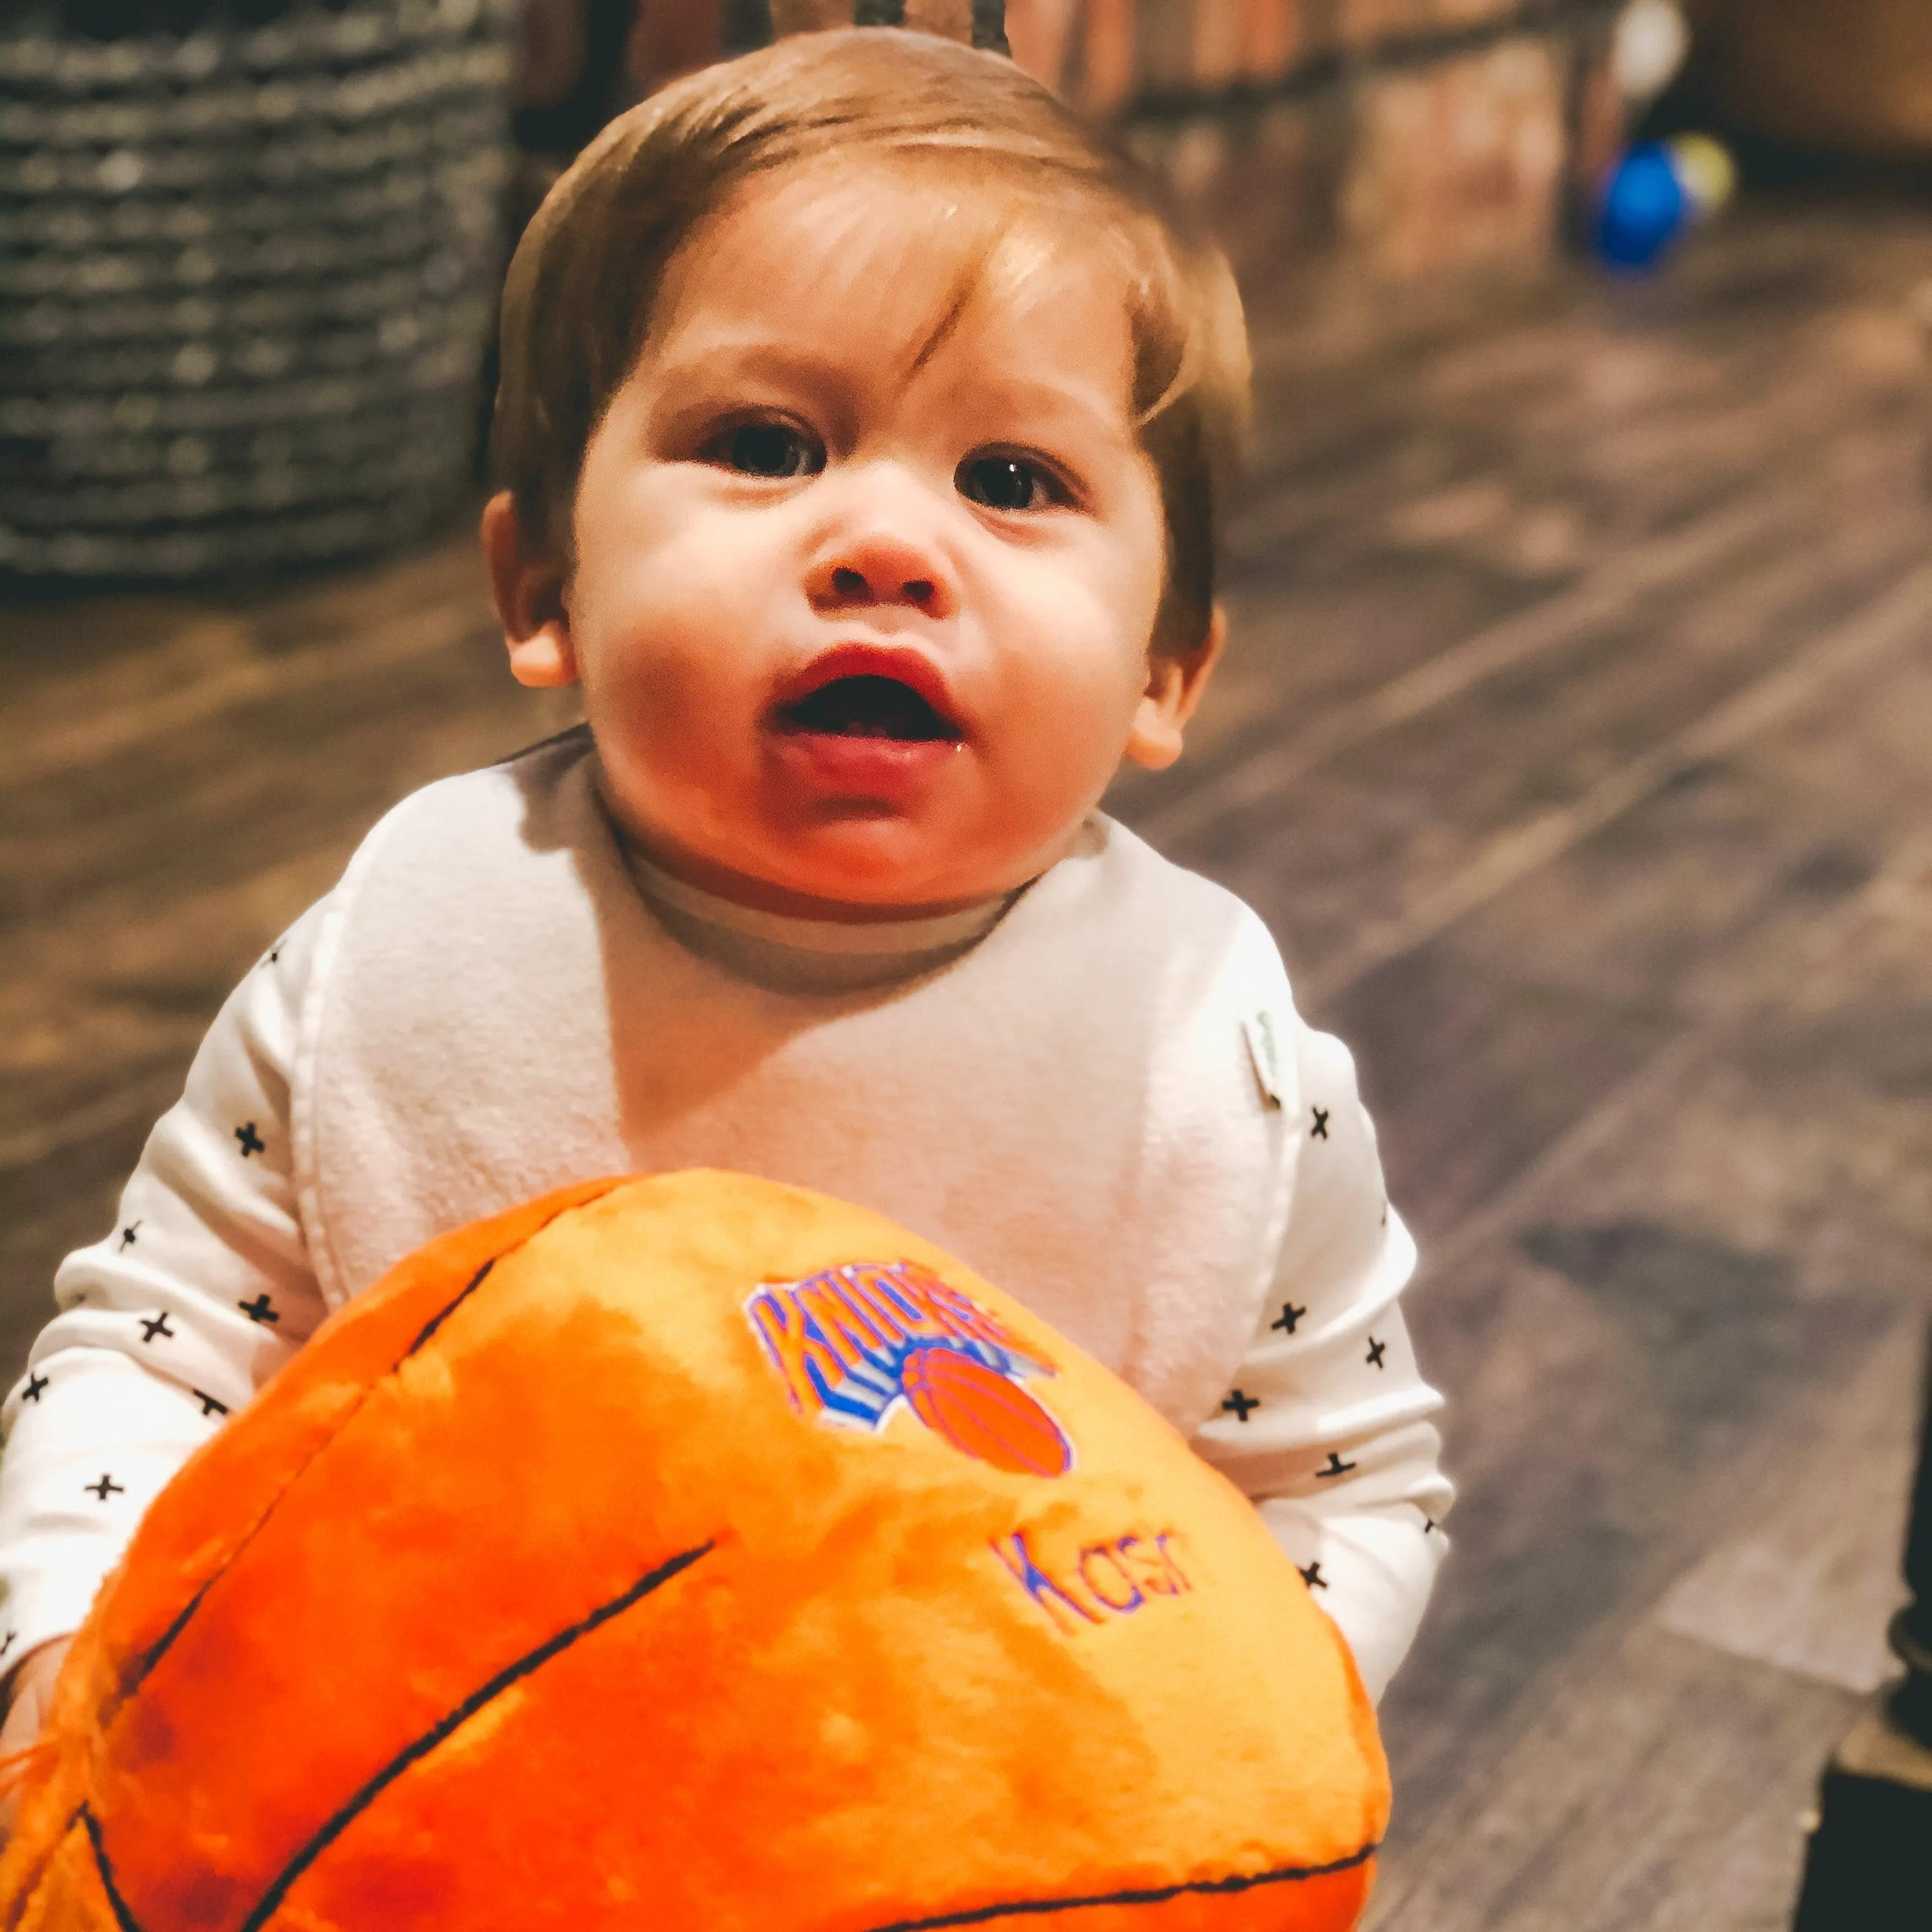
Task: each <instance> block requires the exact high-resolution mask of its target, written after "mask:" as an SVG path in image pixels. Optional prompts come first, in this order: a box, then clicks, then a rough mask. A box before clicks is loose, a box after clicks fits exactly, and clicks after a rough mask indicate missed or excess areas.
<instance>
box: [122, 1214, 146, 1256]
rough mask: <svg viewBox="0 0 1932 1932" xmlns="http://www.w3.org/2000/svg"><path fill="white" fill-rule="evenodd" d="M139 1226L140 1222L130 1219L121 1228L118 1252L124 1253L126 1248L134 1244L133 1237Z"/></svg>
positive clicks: (138, 1230)
mask: <svg viewBox="0 0 1932 1932" xmlns="http://www.w3.org/2000/svg"><path fill="white" fill-rule="evenodd" d="M140 1228H141V1224H140V1223H139V1222H138V1221H130V1222H129V1223H127V1226H126V1227H124V1228H123V1229H121V1246H120V1249H119V1250H118V1252H119V1253H121V1254H125V1253H127V1250H129V1249H130V1248H131V1247H133V1245H134V1237H135V1236H136V1235H137V1234H138V1233H139V1232H140Z"/></svg>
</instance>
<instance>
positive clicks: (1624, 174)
mask: <svg viewBox="0 0 1932 1932" xmlns="http://www.w3.org/2000/svg"><path fill="white" fill-rule="evenodd" d="M1696 214H1697V209H1696V207H1695V205H1694V203H1693V202H1692V200H1691V196H1690V195H1689V194H1688V192H1687V191H1686V190H1685V184H1684V180H1683V178H1682V175H1680V174H1679V172H1678V169H1677V163H1676V158H1675V157H1673V154H1671V152H1670V149H1669V148H1667V147H1665V146H1664V144H1663V142H1661V141H1645V142H1640V144H1639V145H1637V146H1636V147H1634V148H1631V150H1630V151H1629V152H1628V153H1627V154H1625V156H1624V157H1623V159H1622V160H1621V161H1619V163H1617V165H1616V169H1614V170H1613V172H1612V173H1611V175H1610V180H1609V181H1608V182H1607V183H1606V184H1605V186H1604V196H1603V199H1602V200H1601V202H1600V203H1599V204H1598V209H1597V233H1596V243H1597V253H1598V255H1599V256H1600V257H1601V258H1602V260H1604V262H1606V263H1608V264H1609V265H1610V266H1611V267H1613V268H1617V269H1648V268H1649V267H1650V266H1652V264H1653V263H1655V262H1656V261H1657V260H1658V257H1661V255H1662V254H1664V251H1665V250H1666V249H1667V248H1669V247H1670V245H1671V243H1672V242H1674V241H1676V239H1677V238H1678V236H1679V235H1681V234H1682V233H1683V232H1684V230H1685V229H1686V228H1687V227H1688V226H1690V224H1691V221H1692V220H1694V218H1695V217H1696Z"/></svg>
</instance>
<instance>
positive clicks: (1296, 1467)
mask: <svg viewBox="0 0 1932 1932" xmlns="http://www.w3.org/2000/svg"><path fill="white" fill-rule="evenodd" d="M1295 1034H1296V1036H1297V1037H1298V1043H1299V1045H1298V1062H1299V1067H1298V1072H1299V1079H1298V1083H1297V1084H1298V1086H1299V1089H1300V1092H1299V1095H1298V1097H1297V1096H1295V1095H1290V1096H1288V1097H1287V1098H1288V1100H1289V1104H1291V1105H1292V1104H1295V1101H1296V1100H1297V1099H1298V1102H1299V1107H1300V1113H1299V1117H1298V1121H1297V1122H1296V1124H1295V1130H1296V1132H1297V1133H1298V1136H1300V1138H1301V1148H1300V1151H1299V1159H1298V1168H1297V1171H1296V1175H1295V1197H1294V1202H1293V1205H1292V1209H1291V1211H1290V1214H1289V1223H1288V1228H1287V1232H1286V1237H1285V1238H1284V1240H1283V1246H1282V1249H1281V1253H1280V1262H1279V1264H1278V1266H1277V1271H1276V1274H1275V1280H1274V1286H1273V1288H1272V1289H1271V1290H1270V1292H1269V1294H1268V1301H1267V1304H1266V1306H1265V1307H1264V1309H1263V1310H1262V1317H1261V1322H1260V1325H1259V1328H1258V1329H1257V1331H1256V1334H1255V1337H1254V1339H1253V1342H1252V1343H1250V1346H1249V1348H1248V1350H1247V1353H1246V1355H1244V1356H1243V1357H1242V1358H1241V1362H1240V1364H1239V1365H1238V1367H1237V1368H1236V1369H1235V1372H1234V1373H1233V1375H1232V1376H1231V1378H1230V1380H1229V1390H1228V1393H1227V1395H1226V1397H1225V1398H1224V1399H1223V1403H1222V1406H1221V1409H1220V1413H1219V1414H1217V1415H1215V1416H1214V1417H1213V1418H1211V1420H1210V1421H1208V1422H1207V1423H1206V1424H1204V1425H1203V1427H1202V1429H1201V1430H1200V1432H1199V1435H1198V1436H1197V1437H1196V1441H1195V1445H1194V1446H1195V1448H1196V1450H1197V1451H1199V1454H1201V1455H1202V1456H1203V1457H1205V1459H1206V1460H1208V1461H1209V1462H1211V1463H1213V1464H1214V1466H1215V1467H1216V1468H1217V1469H1220V1470H1221V1471H1222V1472H1223V1473H1224V1474H1226V1475H1227V1476H1228V1477H1229V1478H1230V1479H1231V1480H1232V1481H1234V1482H1235V1484H1238V1486H1239V1487H1241V1489H1242V1490H1244V1491H1245V1492H1246V1493H1247V1494H1248V1495H1249V1496H1251V1497H1253V1499H1254V1500H1255V1502H1256V1506H1257V1507H1258V1508H1259V1510H1260V1511H1261V1514H1262V1517H1263V1519H1264V1520H1265V1521H1266V1523H1267V1524H1268V1528H1269V1529H1270V1530H1271V1531H1272V1532H1273V1533H1274V1537H1275V1539H1276V1541H1277V1542H1278V1543H1280V1544H1281V1546H1282V1547H1283V1549H1284V1550H1286V1551H1287V1553H1288V1554H1289V1556H1290V1557H1291V1558H1292V1559H1293V1560H1294V1562H1295V1565H1296V1566H1297V1567H1298V1568H1299V1569H1300V1570H1301V1573H1302V1575H1303V1576H1304V1577H1305V1578H1306V1579H1307V1582H1308V1585H1309V1588H1310V1591H1311V1592H1312V1593H1313V1597H1314V1599H1315V1601H1316V1603H1318V1604H1320V1605H1321V1607H1322V1609H1324V1610H1326V1611H1327V1612H1328V1614H1329V1615H1330V1616H1331V1617H1333V1618H1334V1620H1335V1622H1336V1623H1337V1625H1339V1626H1340V1628H1341V1631H1342V1633H1343V1635H1344V1636H1345V1637H1347V1639H1348V1640H1349V1646H1350V1648H1351V1649H1352V1650H1353V1651H1354V1652H1355V1661H1356V1663H1357V1665H1358V1667H1359V1668H1360V1670H1361V1674H1362V1678H1363V1681H1364V1683H1365V1684H1366V1685H1367V1687H1368V1689H1369V1692H1370V1695H1371V1696H1372V1697H1377V1698H1379V1697H1380V1696H1381V1694H1382V1691H1383V1690H1384V1688H1385V1687H1386V1686H1387V1685H1388V1680H1389V1679H1391V1677H1392V1676H1394V1674H1395V1671H1396V1667H1397V1665H1398V1664H1400V1663H1401V1661H1402V1660H1403V1657H1404V1655H1406V1653H1407V1652H1408V1649H1409V1645H1410V1643H1412V1641H1413V1640H1414V1638H1415V1631H1416V1628H1417V1626H1418V1624H1419V1623H1420V1622H1421V1618H1422V1611H1423V1607H1424V1604H1426V1603H1427V1601H1428V1597H1429V1592H1430V1586H1431V1584H1432V1583H1433V1581H1434V1580H1435V1575H1436V1567H1437V1565H1438V1564H1439V1562H1441V1560H1442V1555H1443V1553H1444V1550H1445V1538H1444V1537H1443V1535H1442V1530H1441V1528H1440V1524H1441V1522H1442V1517H1443V1515H1444V1514H1445V1511H1447V1510H1448V1507H1449V1505H1450V1502H1451V1497H1452V1495H1453V1492H1452V1490H1451V1488H1450V1486H1449V1484H1448V1481H1446V1480H1445V1478H1444V1477H1443V1475H1442V1472H1441V1470H1440V1469H1439V1467H1438V1464H1437V1458H1438V1455H1439V1451H1440V1449H1441V1446H1442V1445H1441V1441H1440V1439H1439V1437H1438V1436H1437V1434H1436V1430H1435V1427H1434V1426H1433V1424H1432V1423H1431V1422H1430V1421H1429V1419H1428V1418H1430V1416H1431V1415H1433V1414H1434V1413H1435V1412H1436V1411H1437V1410H1438V1409H1440V1408H1441V1406H1442V1397H1440V1396H1439V1395H1438V1394H1436V1391H1434V1390H1433V1389H1432V1388H1430V1387H1429V1386H1428V1385H1427V1383H1425V1382H1424V1381H1423V1380H1422V1379H1421V1375H1420V1374H1419V1373H1418V1370H1417V1368H1416V1364H1415V1355H1414V1354H1413V1353H1412V1351H1411V1349H1410V1348H1409V1335H1408V1331H1407V1329H1406V1327H1405V1326H1404V1325H1403V1319H1402V1316H1401V1313H1400V1309H1399V1307H1398V1306H1397V1296H1398V1295H1400V1292H1401V1291H1402V1289H1403V1286H1404V1284H1405V1283H1406V1282H1407V1281H1408V1280H1409V1276H1410V1274H1412V1272H1413V1271H1414V1268H1415V1243H1414V1242H1413V1241H1412V1240H1411V1239H1410V1238H1409V1232H1408V1230H1407V1229H1406V1228H1404V1227H1403V1225H1402V1223H1401V1222H1400V1220H1399V1219H1398V1218H1397V1216H1396V1214H1394V1211H1392V1210H1391V1208H1389V1206H1388V1200H1387V1197H1386V1196H1385V1194H1384V1193H1383V1190H1382V1163H1381V1160H1380V1159H1379V1157H1378V1156H1377V1154H1376V1141H1375V1130H1374V1129H1373V1127H1371V1126H1370V1122H1369V1118H1368V1115H1367V1113H1366V1112H1364V1109H1363V1107H1362V1104H1361V1100H1360V1099H1359V1098H1358V1095H1357V1093H1356V1089H1355V1067H1354V1063H1353V1062H1352V1061H1351V1059H1350V1058H1349V1053H1348V1050H1347V1049H1346V1048H1345V1047H1344V1046H1343V1045H1342V1044H1341V1043H1340V1041H1339V1040H1334V1039H1332V1038H1331V1037H1329V1036H1328V1035H1327V1034H1318V1033H1315V1032H1313V1031H1310V1029H1308V1028H1307V1027H1305V1026H1302V1025H1300V1024H1299V1023H1298V1022H1297V1023H1295Z"/></svg>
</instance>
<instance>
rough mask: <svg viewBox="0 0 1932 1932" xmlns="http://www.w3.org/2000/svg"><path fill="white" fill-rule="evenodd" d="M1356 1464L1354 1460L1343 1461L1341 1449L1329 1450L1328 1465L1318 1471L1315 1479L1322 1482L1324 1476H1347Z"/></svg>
mask: <svg viewBox="0 0 1932 1932" xmlns="http://www.w3.org/2000/svg"><path fill="white" fill-rule="evenodd" d="M1354 1468H1355V1464H1354V1463H1345V1462H1343V1460H1342V1452H1341V1451H1340V1450H1339V1449H1331V1450H1330V1451H1329V1452H1328V1466H1327V1467H1326V1468H1325V1469H1317V1470H1316V1472H1315V1480H1316V1481H1317V1482H1320V1481H1322V1479H1323V1478H1325V1477H1328V1476H1346V1475H1347V1474H1348V1473H1349V1471H1350V1470H1351V1469H1354Z"/></svg>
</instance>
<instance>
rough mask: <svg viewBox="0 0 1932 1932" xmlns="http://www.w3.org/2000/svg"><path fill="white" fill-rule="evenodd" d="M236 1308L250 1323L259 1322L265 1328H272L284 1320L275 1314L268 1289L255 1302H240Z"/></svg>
mask: <svg viewBox="0 0 1932 1932" xmlns="http://www.w3.org/2000/svg"><path fill="white" fill-rule="evenodd" d="M235 1306H236V1307H237V1308H239V1309H240V1310H241V1311H242V1313H243V1314H244V1315H245V1316H248V1319H249V1320H250V1321H251V1322H261V1323H262V1324H263V1325H265V1326H272V1325H274V1324H275V1323H276V1322H279V1321H281V1319H282V1318H281V1316H280V1315H278V1313H276V1312H275V1304H273V1303H272V1302H271V1301H269V1291H268V1290H267V1289H266V1288H265V1289H263V1291H262V1292H261V1293H260V1294H259V1295H257V1296H256V1298H254V1301H238V1302H237V1303H236V1304H235Z"/></svg>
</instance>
